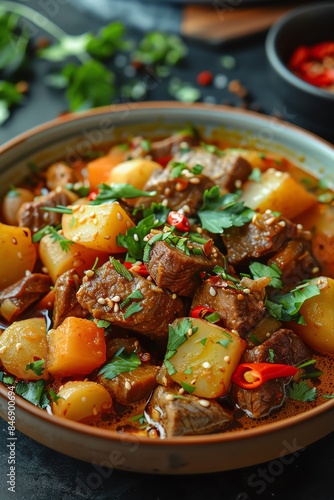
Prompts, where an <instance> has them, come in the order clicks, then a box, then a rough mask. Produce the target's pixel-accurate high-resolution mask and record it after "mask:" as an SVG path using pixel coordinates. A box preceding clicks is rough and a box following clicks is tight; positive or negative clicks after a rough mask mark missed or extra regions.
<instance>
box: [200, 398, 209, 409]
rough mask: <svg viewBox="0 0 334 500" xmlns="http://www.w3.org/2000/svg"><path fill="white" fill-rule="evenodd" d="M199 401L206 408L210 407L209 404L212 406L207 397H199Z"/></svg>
mask: <svg viewBox="0 0 334 500" xmlns="http://www.w3.org/2000/svg"><path fill="white" fill-rule="evenodd" d="M198 402H199V404H200V405H201V406H204V408H208V406H210V401H208V400H207V399H199V400H198Z"/></svg>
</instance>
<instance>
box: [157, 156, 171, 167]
mask: <svg viewBox="0 0 334 500" xmlns="http://www.w3.org/2000/svg"><path fill="white" fill-rule="evenodd" d="M172 158H173V157H172V155H167V156H160V158H157V162H158V163H159V164H160V165H161V166H162V167H166V165H168V163H169V162H170V161H171V159H172Z"/></svg>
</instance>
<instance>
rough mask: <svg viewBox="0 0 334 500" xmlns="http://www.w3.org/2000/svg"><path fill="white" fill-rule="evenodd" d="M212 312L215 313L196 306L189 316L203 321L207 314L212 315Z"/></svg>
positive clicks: (209, 309)
mask: <svg viewBox="0 0 334 500" xmlns="http://www.w3.org/2000/svg"><path fill="white" fill-rule="evenodd" d="M214 312H215V310H214V309H211V308H210V307H206V306H196V307H194V309H192V310H191V311H190V316H191V317H192V318H200V319H204V318H205V316H206V315H207V314H212V313H214Z"/></svg>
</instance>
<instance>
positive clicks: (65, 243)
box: [32, 226, 74, 252]
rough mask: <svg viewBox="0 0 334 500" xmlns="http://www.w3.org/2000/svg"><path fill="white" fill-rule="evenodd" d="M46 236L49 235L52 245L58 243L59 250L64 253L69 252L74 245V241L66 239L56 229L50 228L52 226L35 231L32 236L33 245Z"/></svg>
mask: <svg viewBox="0 0 334 500" xmlns="http://www.w3.org/2000/svg"><path fill="white" fill-rule="evenodd" d="M59 229H60V227H59ZM47 234H49V235H50V237H51V239H52V242H53V243H56V242H58V243H59V245H60V248H61V249H62V250H63V251H64V252H69V250H70V246H71V245H74V241H71V240H68V239H66V238H65V237H64V236H63V235H62V234H60V233H59V232H58V229H57V228H56V227H52V226H44V227H42V229H40V230H39V231H37V233H35V234H33V236H32V241H33V243H38V242H39V241H40V240H41V239H42V238H43V237H44V236H46V235H47Z"/></svg>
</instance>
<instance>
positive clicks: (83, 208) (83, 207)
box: [79, 205, 85, 213]
mask: <svg viewBox="0 0 334 500" xmlns="http://www.w3.org/2000/svg"><path fill="white" fill-rule="evenodd" d="M84 211H85V205H80V207H79V212H80V213H82V212H84Z"/></svg>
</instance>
